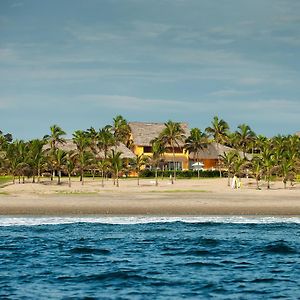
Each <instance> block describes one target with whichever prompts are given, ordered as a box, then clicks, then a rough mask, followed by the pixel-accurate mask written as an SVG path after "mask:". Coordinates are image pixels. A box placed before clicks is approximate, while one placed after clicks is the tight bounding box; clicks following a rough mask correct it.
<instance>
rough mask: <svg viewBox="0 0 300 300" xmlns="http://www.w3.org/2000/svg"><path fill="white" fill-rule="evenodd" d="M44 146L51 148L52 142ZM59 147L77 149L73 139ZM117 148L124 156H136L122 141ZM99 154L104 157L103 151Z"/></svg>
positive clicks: (46, 148) (47, 148)
mask: <svg viewBox="0 0 300 300" xmlns="http://www.w3.org/2000/svg"><path fill="white" fill-rule="evenodd" d="M43 148H44V150H49V149H50V144H46V145H45V146H44V147H43ZM58 148H59V149H62V150H64V151H67V152H68V151H72V150H76V149H77V147H76V144H75V143H74V142H73V141H72V140H66V142H65V143H64V144H59V145H58ZM112 148H113V147H112ZM116 150H117V151H120V152H122V155H121V157H122V158H134V157H135V154H134V153H133V152H132V151H131V150H130V149H128V148H127V147H126V146H125V145H124V144H122V143H121V144H119V145H118V146H117V149H116ZM97 155H98V156H99V157H101V158H102V157H104V153H103V151H100V152H98V153H97Z"/></svg>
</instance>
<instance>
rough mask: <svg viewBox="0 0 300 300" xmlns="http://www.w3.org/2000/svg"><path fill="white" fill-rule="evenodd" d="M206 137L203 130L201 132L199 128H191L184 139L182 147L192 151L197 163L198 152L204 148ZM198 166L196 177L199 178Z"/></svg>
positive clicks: (206, 141) (206, 143)
mask: <svg viewBox="0 0 300 300" xmlns="http://www.w3.org/2000/svg"><path fill="white" fill-rule="evenodd" d="M207 145H208V137H207V135H206V134H205V133H204V132H201V130H200V129H199V128H192V129H191V132H190V135H189V136H188V138H187V139H186V140H185V146H184V148H185V149H186V150H187V151H188V152H189V153H193V155H194V160H196V162H197V164H199V153H200V151H201V150H203V149H204V148H207ZM199 171H200V168H199V167H198V168H197V174H198V178H200V173H199Z"/></svg>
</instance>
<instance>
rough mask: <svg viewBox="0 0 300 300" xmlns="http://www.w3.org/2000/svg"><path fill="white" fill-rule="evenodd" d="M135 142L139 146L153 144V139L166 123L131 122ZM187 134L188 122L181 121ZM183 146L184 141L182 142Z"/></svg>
mask: <svg viewBox="0 0 300 300" xmlns="http://www.w3.org/2000/svg"><path fill="white" fill-rule="evenodd" d="M128 124H129V126H130V129H131V134H132V139H133V143H134V144H135V145H138V146H151V141H152V140H153V139H155V138H157V137H158V136H159V134H160V133H161V132H162V131H163V130H164V129H165V124H164V123H147V122H129V123H128ZM180 124H181V127H182V128H183V130H184V132H185V135H186V136H188V134H189V129H188V124H187V123H180ZM180 146H183V143H182V144H180Z"/></svg>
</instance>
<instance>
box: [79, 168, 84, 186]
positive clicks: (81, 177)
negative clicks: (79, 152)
mask: <svg viewBox="0 0 300 300" xmlns="http://www.w3.org/2000/svg"><path fill="white" fill-rule="evenodd" d="M80 180H81V185H83V183H84V180H83V169H81V174H80Z"/></svg>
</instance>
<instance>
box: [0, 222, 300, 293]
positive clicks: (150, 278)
mask: <svg viewBox="0 0 300 300" xmlns="http://www.w3.org/2000/svg"><path fill="white" fill-rule="evenodd" d="M0 299H300V218H297V217H294V218H279V217H277V218H273V217H269V218H268V217H263V218H255V217H245V218H243V217H190V218H188V217H185V218H180V217H176V218H175V217H174V218H172V217H169V218H167V217H165V218H161V217H89V218H85V217H82V218H71V217H70V218H59V217H53V218H50V217H47V218H34V217H26V218H20V217H18V218H12V217H2V218H0Z"/></svg>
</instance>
